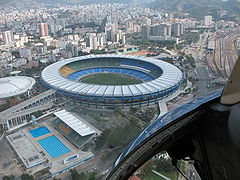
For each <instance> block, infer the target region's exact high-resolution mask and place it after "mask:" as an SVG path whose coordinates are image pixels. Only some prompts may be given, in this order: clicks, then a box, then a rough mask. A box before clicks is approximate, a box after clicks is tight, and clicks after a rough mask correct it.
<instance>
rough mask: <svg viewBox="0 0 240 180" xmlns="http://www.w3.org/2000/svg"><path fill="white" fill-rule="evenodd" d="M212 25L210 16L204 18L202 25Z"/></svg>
mask: <svg viewBox="0 0 240 180" xmlns="http://www.w3.org/2000/svg"><path fill="white" fill-rule="evenodd" d="M212 23H213V20H212V16H204V25H205V26H211V25H212Z"/></svg>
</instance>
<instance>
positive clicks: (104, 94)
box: [41, 54, 183, 109]
mask: <svg viewBox="0 0 240 180" xmlns="http://www.w3.org/2000/svg"><path fill="white" fill-rule="evenodd" d="M182 79H183V75H182V72H181V71H180V70H179V69H178V68H177V67H175V66H173V65H171V64H169V63H166V62H164V61H162V60H158V59H153V58H145V57H136V56H128V55H116V54H107V55H106V54H104V55H90V56H83V57H76V58H71V59H65V60H62V61H59V62H56V63H54V64H52V65H50V66H48V67H46V68H45V69H44V70H43V71H42V74H41V80H42V82H43V83H44V85H45V86H47V87H48V88H51V89H55V90H56V91H57V92H58V93H60V94H63V95H65V96H69V97H71V98H72V99H71V102H74V103H77V104H79V105H82V106H85V107H91V108H102V109H105V108H106V109H113V108H116V107H120V108H132V107H142V106H148V105H151V104H156V103H157V102H158V100H159V99H162V98H165V97H167V96H169V95H171V94H172V93H173V92H175V91H176V90H177V89H178V88H179V85H180V83H181V82H182Z"/></svg>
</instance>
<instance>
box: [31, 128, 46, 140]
mask: <svg viewBox="0 0 240 180" xmlns="http://www.w3.org/2000/svg"><path fill="white" fill-rule="evenodd" d="M50 132H51V131H49V130H48V128H46V127H45V126H42V127H39V128H37V129H33V130H31V131H29V133H30V134H31V135H32V136H33V137H34V138H37V137H40V136H43V135H45V134H48V133H50Z"/></svg>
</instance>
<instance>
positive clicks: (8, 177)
mask: <svg viewBox="0 0 240 180" xmlns="http://www.w3.org/2000/svg"><path fill="white" fill-rule="evenodd" d="M14 179H15V176H13V175H11V176H4V177H3V180H14Z"/></svg>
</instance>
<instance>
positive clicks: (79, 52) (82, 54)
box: [78, 50, 89, 56]
mask: <svg viewBox="0 0 240 180" xmlns="http://www.w3.org/2000/svg"><path fill="white" fill-rule="evenodd" d="M86 55H89V53H87V52H83V51H81V50H80V51H78V56H86Z"/></svg>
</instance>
